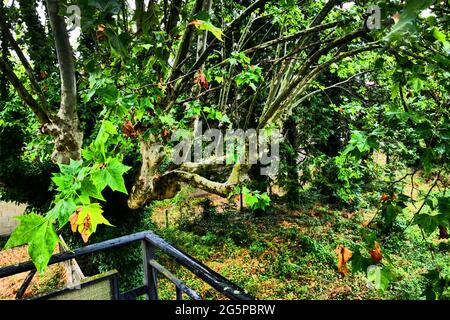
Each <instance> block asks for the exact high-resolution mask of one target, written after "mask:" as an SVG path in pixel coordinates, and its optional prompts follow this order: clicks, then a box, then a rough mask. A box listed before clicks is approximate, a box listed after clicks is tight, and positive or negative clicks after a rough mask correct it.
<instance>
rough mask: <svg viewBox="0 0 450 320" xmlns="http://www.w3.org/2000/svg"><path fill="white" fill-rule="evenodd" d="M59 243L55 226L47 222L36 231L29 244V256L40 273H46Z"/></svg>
mask: <svg viewBox="0 0 450 320" xmlns="http://www.w3.org/2000/svg"><path fill="white" fill-rule="evenodd" d="M58 241H59V239H58V235H57V234H56V232H55V229H54V227H53V224H52V223H51V222H50V221H46V222H45V223H43V224H42V225H41V226H40V227H39V228H38V229H37V230H36V232H35V233H34V236H33V238H32V239H31V241H30V242H29V243H28V245H29V247H28V254H29V255H30V257H31V260H32V261H33V263H34V265H35V266H36V269H37V270H38V271H39V272H40V273H42V272H44V270H45V268H46V266H47V264H48V262H49V260H50V258H51V256H52V254H53V251H54V250H55V247H56V245H57V243H58Z"/></svg>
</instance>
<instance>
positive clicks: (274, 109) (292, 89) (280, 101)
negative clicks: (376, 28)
mask: <svg viewBox="0 0 450 320" xmlns="http://www.w3.org/2000/svg"><path fill="white" fill-rule="evenodd" d="M379 47H380V45H379V44H378V43H373V44H370V45H367V46H365V47H362V48H359V49H355V50H351V51H347V52H343V53H341V54H339V55H338V56H336V57H334V58H333V59H330V60H328V61H327V62H325V63H323V64H321V65H319V66H317V67H316V68H315V69H314V70H313V71H311V72H310V73H309V74H307V75H306V76H305V75H302V76H301V77H299V78H300V81H294V82H292V83H291V85H289V86H288V88H287V89H286V90H284V91H283V93H282V96H283V98H280V96H281V95H280V96H279V97H278V98H277V99H276V100H275V101H274V103H273V104H272V105H271V106H270V107H269V109H268V110H267V112H266V113H265V114H264V115H263V116H261V118H260V121H259V124H258V128H264V126H265V125H266V124H268V123H269V122H270V121H274V120H276V118H277V117H278V115H280V114H281V112H282V111H286V110H285V109H286V107H289V106H288V104H289V103H290V102H292V100H293V99H294V98H296V96H297V95H298V94H299V93H301V92H302V91H303V90H304V89H305V88H306V86H307V85H308V84H309V83H310V82H311V81H312V80H314V79H315V78H316V77H317V76H318V75H319V74H320V73H321V72H322V71H323V70H324V69H325V68H328V67H329V66H330V65H332V64H333V63H336V62H339V61H341V60H342V59H345V58H347V57H351V56H354V55H357V54H359V53H362V52H365V51H371V50H374V49H376V48H379ZM297 87H298V88H297ZM281 105H283V107H280V106H281Z"/></svg>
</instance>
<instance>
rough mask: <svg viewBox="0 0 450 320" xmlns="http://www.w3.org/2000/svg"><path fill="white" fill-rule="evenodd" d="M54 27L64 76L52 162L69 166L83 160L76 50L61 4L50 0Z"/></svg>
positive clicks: (51, 128) (56, 120) (54, 135)
mask: <svg viewBox="0 0 450 320" xmlns="http://www.w3.org/2000/svg"><path fill="white" fill-rule="evenodd" d="M46 3H47V8H48V14H49V19H50V25H51V28H52V33H53V37H54V39H55V47H56V53H57V57H58V64H59V71H60V76H61V104H60V109H59V111H58V114H57V116H56V119H55V120H54V122H53V123H52V125H51V126H50V127H49V128H48V129H49V130H50V132H51V134H52V135H53V137H54V140H55V151H54V152H53V155H52V161H54V162H56V163H68V162H69V161H70V159H75V160H77V159H81V146H82V143H83V132H82V131H81V130H80V123H79V119H78V114H77V87H76V79H75V68H74V61H73V52H72V47H71V45H70V42H69V35H68V33H67V27H66V23H65V21H64V17H63V16H59V15H58V9H59V6H58V1H57V0H46Z"/></svg>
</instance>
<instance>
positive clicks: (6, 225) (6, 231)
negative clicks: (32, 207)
mask: <svg viewBox="0 0 450 320" xmlns="http://www.w3.org/2000/svg"><path fill="white" fill-rule="evenodd" d="M26 207H27V206H26V205H24V204H22V205H16V204H14V203H12V202H0V237H5V236H8V235H10V234H11V232H12V231H13V230H14V228H15V227H16V226H17V225H18V224H19V221H17V220H16V219H15V217H17V216H19V215H21V214H23V212H24V211H25V208H26Z"/></svg>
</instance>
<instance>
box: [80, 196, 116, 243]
mask: <svg viewBox="0 0 450 320" xmlns="http://www.w3.org/2000/svg"><path fill="white" fill-rule="evenodd" d="M102 213H103V209H102V208H101V206H100V204H98V203H93V204H90V205H87V206H82V207H80V210H79V214H78V218H77V221H76V223H77V225H78V232H79V233H81V234H82V236H83V239H84V241H85V242H87V240H88V239H89V237H90V236H91V235H92V234H93V233H94V232H96V231H97V226H98V225H99V224H105V225H108V226H113V225H112V224H111V223H109V221H108V220H106V219H105V217H104V216H103V215H102Z"/></svg>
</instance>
